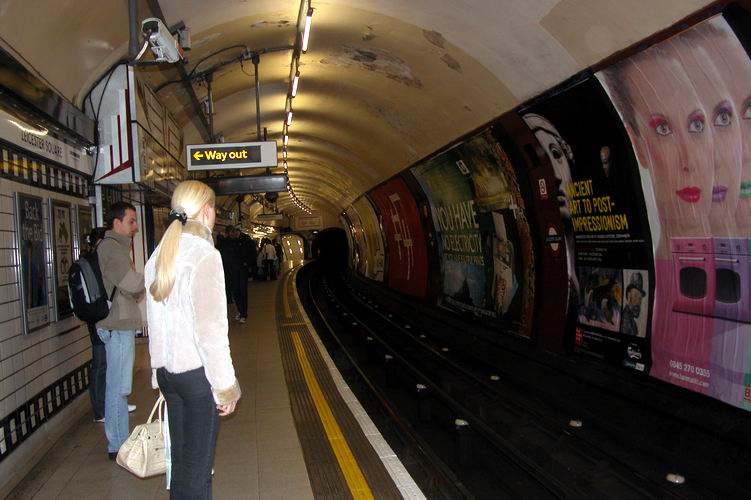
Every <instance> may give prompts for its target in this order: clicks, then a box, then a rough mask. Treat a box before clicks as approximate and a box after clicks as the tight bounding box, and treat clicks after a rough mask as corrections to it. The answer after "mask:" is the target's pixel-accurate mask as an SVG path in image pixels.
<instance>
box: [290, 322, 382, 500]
mask: <svg viewBox="0 0 751 500" xmlns="http://www.w3.org/2000/svg"><path fill="white" fill-rule="evenodd" d="M292 342H293V343H294V344H295V351H297V358H298V359H299V360H300V366H301V367H302V371H303V374H304V376H305V382H306V383H307V384H308V389H310V395H311V396H312V397H313V402H314V403H315V405H316V410H317V411H318V417H319V418H320V419H321V423H322V424H323V428H324V430H325V431H326V436H327V437H328V440H329V443H331V449H332V450H333V451H334V455H335V456H336V460H337V462H339V468H340V469H341V470H342V474H344V479H345V480H346V481H347V486H349V491H350V492H351V493H352V496H353V497H354V498H363V499H366V498H367V499H370V498H374V497H373V492H372V491H370V486H368V482H367V481H366V480H365V476H363V474H362V470H361V469H360V464H358V463H357V460H355V457H354V455H352V450H350V448H349V444H347V440H346V439H345V438H344V435H343V434H342V430H341V428H340V427H339V424H338V423H337V422H336V418H335V417H334V413H333V412H332V411H331V408H330V407H329V404H328V403H327V402H326V398H325V397H324V395H323V391H322V390H321V387H320V386H319V385H318V379H316V376H315V373H314V372H313V368H312V367H311V366H310V362H309V361H308V358H307V356H306V355H305V350H304V349H303V346H302V341H301V340H300V334H299V333H298V332H292Z"/></svg>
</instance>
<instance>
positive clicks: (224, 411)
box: [216, 401, 237, 417]
mask: <svg viewBox="0 0 751 500" xmlns="http://www.w3.org/2000/svg"><path fill="white" fill-rule="evenodd" d="M235 406H237V401H232V402H230V403H227V404H226V405H216V409H217V410H219V416H220V417H226V416H227V415H229V414H231V413H232V412H234V411H235Z"/></svg>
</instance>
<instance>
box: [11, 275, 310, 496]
mask: <svg viewBox="0 0 751 500" xmlns="http://www.w3.org/2000/svg"><path fill="white" fill-rule="evenodd" d="M281 282H282V280H277V281H272V282H250V284H249V292H248V296H249V300H248V302H249V321H248V323H247V324H246V325H239V324H237V323H236V322H234V321H233V322H231V327H230V344H231V349H232V359H233V361H234V364H235V369H236V371H237V378H238V380H239V381H240V385H241V387H242V390H243V397H242V399H241V401H240V404H239V405H238V408H237V411H236V412H235V413H234V414H233V415H231V416H230V417H225V418H222V422H221V427H220V431H219V442H218V444H217V453H216V460H215V470H216V474H215V476H214V489H213V492H214V498H215V499H220V500H224V499H295V500H297V499H305V498H312V497H313V495H312V492H311V488H310V482H309V480H308V473H307V470H306V468H305V462H304V461H303V456H302V452H301V449H300V442H299V439H298V437H297V433H296V431H295V425H294V422H293V420H292V414H291V412H290V403H289V397H288V395H287V387H286V384H285V380H284V371H283V368H282V361H281V354H280V351H279V343H278V340H277V333H276V323H275V317H276V309H275V297H276V287H277V286H278V285H279V284H280V283H281ZM234 313H235V311H234V308H233V306H230V316H231V317H234ZM150 379H151V372H150V368H149V359H148V346H147V345H146V344H145V343H141V344H138V345H137V346H136V367H135V372H134V377H133V394H132V395H131V397H130V402H131V403H134V404H137V405H138V409H137V410H136V412H135V413H133V414H131V421H130V422H131V428H132V427H133V426H134V425H136V424H138V423H142V422H143V421H145V420H146V418H147V417H148V413H149V411H150V410H151V407H152V405H153V404H154V401H155V400H156V397H157V391H154V390H152V389H151V384H150ZM82 397H87V396H82ZM7 498H11V499H35V500H46V499H71V500H74V499H75V500H95V499H115V500H120V499H122V500H126V499H127V500H140V499H144V500H146V499H166V498H169V492H168V491H167V490H165V484H164V476H159V477H155V478H151V479H146V480H143V479H138V478H136V477H135V476H133V475H131V474H130V473H128V472H127V471H125V470H124V469H122V468H121V467H119V466H118V465H117V464H115V462H112V461H110V460H108V458H107V454H106V439H105V436H104V426H103V425H102V424H96V423H93V422H92V416H91V414H88V415H86V416H85V417H83V418H81V419H80V420H79V421H78V422H76V423H75V424H74V425H72V426H71V428H70V431H69V433H68V435H67V436H66V437H65V438H63V439H61V440H60V441H59V442H58V443H57V444H56V445H55V446H54V447H53V448H52V449H51V450H50V452H49V453H47V455H46V456H45V458H44V459H43V460H42V461H41V462H40V463H39V464H38V465H37V466H36V467H35V468H34V469H33V470H32V472H31V473H30V474H29V475H28V476H27V477H26V478H25V479H24V480H23V481H22V482H21V483H20V484H19V485H18V486H17V487H16V489H15V490H14V491H13V492H12V493H11V495H10V496H9V497H7Z"/></svg>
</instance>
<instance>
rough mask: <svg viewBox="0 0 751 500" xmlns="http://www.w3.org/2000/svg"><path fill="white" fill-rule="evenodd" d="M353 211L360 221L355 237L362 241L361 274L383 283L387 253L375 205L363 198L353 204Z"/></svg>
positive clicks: (360, 245)
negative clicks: (374, 208)
mask: <svg viewBox="0 0 751 500" xmlns="http://www.w3.org/2000/svg"><path fill="white" fill-rule="evenodd" d="M352 209H353V211H354V213H355V215H356V216H355V219H357V220H358V221H359V228H357V226H358V224H356V228H357V229H358V230H357V233H356V235H355V237H357V238H359V239H360V241H359V242H358V246H359V248H360V266H361V268H360V272H361V273H362V274H363V275H364V276H365V277H367V278H370V279H372V280H376V281H383V267H384V259H385V251H384V248H383V247H384V245H383V238H382V237H381V234H382V233H381V228H380V225H379V223H378V217H377V216H376V213H375V211H374V210H373V205H371V204H370V201H368V198H367V197H365V196H362V197H361V198H360V199H358V200H357V201H356V202H354V203H353V204H352Z"/></svg>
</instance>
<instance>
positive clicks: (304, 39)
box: [302, 7, 313, 52]
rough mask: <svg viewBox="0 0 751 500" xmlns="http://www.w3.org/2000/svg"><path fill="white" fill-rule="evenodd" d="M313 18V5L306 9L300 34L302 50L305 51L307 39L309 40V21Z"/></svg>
mask: <svg viewBox="0 0 751 500" xmlns="http://www.w3.org/2000/svg"><path fill="white" fill-rule="evenodd" d="M312 19H313V7H311V8H309V9H308V15H307V16H306V17H305V30H304V31H303V34H302V51H303V52H307V50H308V41H309V40H310V22H311V20H312Z"/></svg>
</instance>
